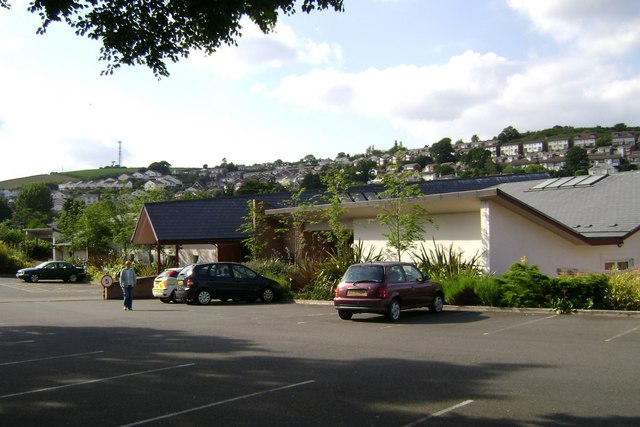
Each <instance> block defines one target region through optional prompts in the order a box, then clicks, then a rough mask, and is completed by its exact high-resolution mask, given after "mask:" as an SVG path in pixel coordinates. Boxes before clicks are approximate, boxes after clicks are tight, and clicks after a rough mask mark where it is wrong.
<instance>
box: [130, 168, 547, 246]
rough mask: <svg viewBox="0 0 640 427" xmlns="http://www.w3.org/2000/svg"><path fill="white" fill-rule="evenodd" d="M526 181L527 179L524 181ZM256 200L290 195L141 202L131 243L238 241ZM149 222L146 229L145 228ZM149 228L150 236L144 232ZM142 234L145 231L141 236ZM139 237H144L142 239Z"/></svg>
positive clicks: (353, 193)
mask: <svg viewBox="0 0 640 427" xmlns="http://www.w3.org/2000/svg"><path fill="white" fill-rule="evenodd" d="M548 177H549V175H548V174H547V173H536V174H518V175H500V176H488V177H477V178H460V179H450V180H436V181H426V182H421V183H417V185H418V187H419V188H420V190H421V191H422V192H423V193H424V194H425V195H429V194H441V193H452V192H462V191H472V190H481V189H485V188H489V187H495V186H497V185H500V184H505V183H511V182H518V181H526V182H531V180H540V179H544V178H548ZM527 185H529V184H527ZM384 189H385V188H384V186H382V185H362V186H356V187H352V188H350V189H349V191H348V198H347V199H346V200H345V201H346V202H358V201H370V200H378V199H379V198H378V193H379V192H381V191H384ZM318 196H322V193H321V192H320V191H309V192H307V193H305V194H304V195H303V197H302V200H303V201H309V200H312V199H313V200H321V199H318ZM251 199H256V200H260V201H262V202H263V203H265V205H266V207H268V208H272V209H274V208H285V207H288V204H287V202H288V201H289V200H290V199H291V194H290V193H288V192H282V193H269V194H257V195H242V196H234V197H218V198H210V199H196V200H177V201H169V202H157V203H145V205H144V207H143V211H142V213H141V215H140V217H139V219H138V224H137V225H136V230H135V231H134V235H133V239H132V240H133V242H134V243H147V244H150V243H156V244H181V243H182V244H187V243H192V244H193V243H220V242H225V241H240V240H242V239H244V238H246V237H247V235H246V234H243V233H241V232H239V231H238V228H239V227H240V225H241V224H242V222H243V219H242V218H243V217H245V216H246V215H247V214H248V207H247V201H248V200H251ZM149 228H150V229H149ZM151 233H152V234H153V242H151V240H150V237H149V235H150V234H151ZM142 235H145V237H144V238H143V237H141V236H142ZM142 240H144V241H142Z"/></svg>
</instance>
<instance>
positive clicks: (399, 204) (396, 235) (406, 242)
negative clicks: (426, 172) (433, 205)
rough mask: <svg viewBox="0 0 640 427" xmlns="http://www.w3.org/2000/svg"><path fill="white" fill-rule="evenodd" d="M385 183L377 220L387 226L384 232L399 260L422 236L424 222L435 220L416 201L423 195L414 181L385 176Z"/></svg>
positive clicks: (380, 195) (389, 245)
mask: <svg viewBox="0 0 640 427" xmlns="http://www.w3.org/2000/svg"><path fill="white" fill-rule="evenodd" d="M382 183H383V184H384V186H385V190H384V191H382V192H381V193H379V194H378V196H379V197H380V198H381V199H382V200H384V206H383V207H382V208H381V210H382V212H380V213H379V214H378V215H377V216H376V219H377V220H378V222H379V223H380V224H382V225H384V226H385V227H386V228H387V232H385V233H382V235H383V236H384V237H386V238H387V246H388V247H390V248H393V250H394V251H395V255H396V258H397V260H398V261H401V260H402V254H403V253H404V252H407V251H408V250H410V249H412V248H414V247H415V245H416V241H417V240H421V239H422V236H423V234H424V232H425V225H426V224H427V223H433V218H431V217H429V216H428V213H427V211H426V210H425V209H424V208H423V207H422V206H420V205H419V204H418V203H415V199H416V198H418V197H420V196H422V195H423V194H422V192H421V191H420V189H419V188H418V187H417V186H416V185H415V184H412V185H410V184H408V183H407V182H406V181H401V180H399V179H398V178H397V177H395V176H394V175H387V176H385V177H384V178H383V179H382Z"/></svg>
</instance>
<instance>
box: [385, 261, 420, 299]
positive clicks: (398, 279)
mask: <svg viewBox="0 0 640 427" xmlns="http://www.w3.org/2000/svg"><path fill="white" fill-rule="evenodd" d="M387 276H388V277H387V289H388V290H389V291H390V292H392V293H394V292H395V293H398V295H400V298H401V299H402V305H403V306H411V305H414V304H415V295H414V289H413V287H412V286H411V283H409V282H407V278H406V276H405V274H404V270H403V268H402V266H401V265H392V266H390V267H389V269H388V271H387Z"/></svg>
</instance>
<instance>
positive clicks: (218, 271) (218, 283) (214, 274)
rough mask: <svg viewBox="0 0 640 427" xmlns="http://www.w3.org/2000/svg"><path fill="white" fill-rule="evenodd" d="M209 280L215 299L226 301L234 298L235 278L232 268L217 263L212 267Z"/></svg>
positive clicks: (225, 264)
mask: <svg viewBox="0 0 640 427" xmlns="http://www.w3.org/2000/svg"><path fill="white" fill-rule="evenodd" d="M209 280H210V283H211V286H210V288H211V290H212V292H213V297H214V298H216V299H220V300H222V301H226V300H228V299H231V298H236V297H235V296H234V294H235V292H234V278H233V274H232V273H231V266H230V265H229V264H227V263H215V264H212V265H211V270H210V272H209Z"/></svg>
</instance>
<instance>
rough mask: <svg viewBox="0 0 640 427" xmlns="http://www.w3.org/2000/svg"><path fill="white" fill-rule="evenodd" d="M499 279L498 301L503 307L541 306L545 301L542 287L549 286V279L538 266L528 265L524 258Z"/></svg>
mask: <svg viewBox="0 0 640 427" xmlns="http://www.w3.org/2000/svg"><path fill="white" fill-rule="evenodd" d="M499 281H500V284H501V288H502V297H501V298H500V303H501V305H503V306H505V307H543V306H544V305H545V303H546V302H547V300H546V298H545V296H544V292H543V289H548V288H549V286H550V279H549V277H547V276H545V275H544V274H542V273H541V272H540V270H539V269H538V266H536V265H534V266H532V267H530V266H529V264H528V263H527V261H526V260H522V261H520V262H517V263H515V264H513V265H512V266H511V267H510V268H509V271H507V272H506V273H504V274H503V275H501V276H500V277H499Z"/></svg>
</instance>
